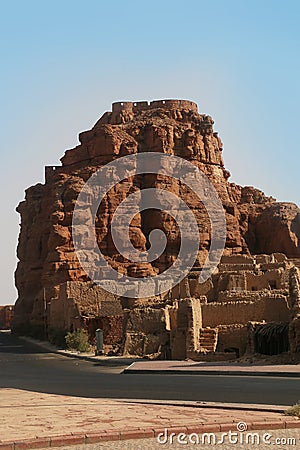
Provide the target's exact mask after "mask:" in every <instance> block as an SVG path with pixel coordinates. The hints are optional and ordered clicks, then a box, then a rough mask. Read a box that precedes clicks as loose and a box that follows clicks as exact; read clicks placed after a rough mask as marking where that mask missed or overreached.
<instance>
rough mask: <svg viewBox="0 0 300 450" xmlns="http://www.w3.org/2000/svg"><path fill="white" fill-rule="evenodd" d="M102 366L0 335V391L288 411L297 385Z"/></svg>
mask: <svg viewBox="0 0 300 450" xmlns="http://www.w3.org/2000/svg"><path fill="white" fill-rule="evenodd" d="M123 369H124V366H123V367H122V366H116V365H112V366H108V365H101V364H99V363H93V362H87V361H82V360H78V359H73V358H66V357H63V356H60V355H57V354H54V353H51V352H46V351H45V350H43V349H41V348H40V347H38V346H35V345H33V344H29V343H25V342H24V341H22V340H20V339H18V338H17V337H15V336H11V335H10V334H9V333H0V388H1V387H6V388H10V387H11V388H17V389H26V390H31V391H36V392H46V393H53V394H64V395H73V396H82V397H97V398H101V397H103V398H138V399H160V400H194V401H196V400H202V401H221V402H241V403H265V404H278V405H288V404H293V403H295V402H296V401H298V400H299V399H300V379H299V378H298V379H293V378H275V377H253V376H251V377H245V376H243V377H238V376H220V375H218V376H204V375H199V376H198V375H146V374H144V375H142V374H140V375H134V374H132V375H131V374H130V375H125V374H120V372H121V371H122V370H123Z"/></svg>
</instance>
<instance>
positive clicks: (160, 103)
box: [112, 99, 198, 113]
mask: <svg viewBox="0 0 300 450" xmlns="http://www.w3.org/2000/svg"><path fill="white" fill-rule="evenodd" d="M154 108H165V109H189V110H191V111H194V112H196V113H197V112H198V107H197V104H196V103H195V102H191V101H190V100H172V99H167V100H153V101H152V102H148V101H142V102H115V103H113V104H112V112H113V113H119V112H121V111H128V112H133V113H134V112H135V111H145V110H147V109H154Z"/></svg>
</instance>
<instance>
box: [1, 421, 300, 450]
mask: <svg viewBox="0 0 300 450" xmlns="http://www.w3.org/2000/svg"><path fill="white" fill-rule="evenodd" d="M247 427H248V430H251V431H259V430H280V429H281V430H283V429H289V428H291V429H292V428H293V429H295V428H299V429H300V420H299V419H291V420H282V421H280V420H276V421H265V422H263V421H260V422H258V421H257V422H250V423H249V424H247ZM235 428H236V423H235V422H232V423H228V422H227V423H225V422H224V423H223V424H221V423H205V424H199V425H193V426H184V425H183V426H175V427H164V428H162V427H157V428H144V429H132V430H130V429H127V430H120V431H106V432H100V433H87V434H78V435H77V434H75V435H72V434H69V435H61V436H51V437H44V438H34V439H24V440H18V441H9V442H8V441H7V442H3V441H2V442H1V441H0V450H27V449H29V450H30V449H34V448H51V447H52V448H53V447H63V446H65V445H68V446H69V445H78V444H79V445H85V444H96V443H98V442H108V441H119V440H129V439H145V438H155V437H157V436H158V435H159V434H160V433H164V432H165V430H166V429H167V430H168V432H170V433H175V434H179V433H185V434H191V433H198V434H199V433H208V432H210V433H218V432H221V431H230V430H233V429H235Z"/></svg>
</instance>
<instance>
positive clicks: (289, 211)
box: [13, 100, 300, 360]
mask: <svg viewBox="0 0 300 450" xmlns="http://www.w3.org/2000/svg"><path fill="white" fill-rule="evenodd" d="M213 123H214V122H213V120H212V118H211V117H210V116H208V115H205V114H199V113H198V109H197V105H196V104H195V103H193V102H190V101H187V100H159V101H153V102H150V103H148V102H136V103H134V102H119V103H114V104H113V105H112V111H111V112H106V113H105V114H104V115H103V116H102V117H101V118H100V119H99V120H98V122H97V123H96V124H95V125H94V127H93V128H92V129H91V130H89V131H85V132H83V133H80V134H79V141H80V144H79V145H78V146H77V147H75V148H74V149H71V150H67V151H66V152H65V154H64V156H63V157H62V158H61V163H62V164H61V165H60V166H55V167H52V166H51V167H46V168H45V183H44V184H37V185H35V186H32V187H30V188H29V189H27V190H26V197H25V201H23V202H21V203H20V204H19V206H18V208H17V211H18V212H19V213H20V215H21V230H20V235H19V244H18V250H17V255H18V259H19V263H18V266H17V270H16V273H15V279H16V286H17V289H18V299H17V302H16V305H15V314H14V321H13V331H14V332H16V333H23V334H34V333H35V334H36V333H39V334H40V335H43V336H46V337H48V338H49V336H50V335H51V334H53V333H56V332H57V333H59V332H61V333H66V332H67V331H70V330H75V329H78V328H83V329H86V330H87V332H88V333H89V336H90V339H91V341H92V340H93V339H94V336H95V330H96V329H97V328H102V329H103V334H104V350H105V353H106V354H131V355H140V356H145V355H151V356H152V357H160V358H173V359H181V358H186V357H189V358H193V359H196V360H222V359H232V358H234V357H238V356H242V355H244V354H247V353H262V354H279V353H282V352H286V351H291V352H292V353H299V352H300V273H299V269H298V267H300V245H299V237H300V210H299V208H298V207H297V206H296V205H295V204H293V203H278V202H276V200H275V199H274V198H272V197H267V196H265V195H264V193H263V192H261V191H260V190H258V189H255V188H253V187H250V186H246V187H242V186H238V185H236V184H234V183H230V182H229V177H230V173H229V172H228V170H227V169H226V168H225V167H224V162H223V158H222V150H223V148H222V142H221V139H220V137H219V136H218V133H217V132H215V131H214V129H213ZM143 152H161V153H165V154H169V155H175V156H179V157H181V158H184V159H186V160H188V161H191V162H192V163H193V164H194V165H195V166H197V167H198V168H199V169H200V170H201V171H202V172H204V173H205V175H206V176H207V177H208V178H209V180H210V181H211V182H212V184H213V185H214V187H215V188H216V191H217V193H218V195H219V197H220V199H221V201H222V204H223V207H224V211H225V214H226V222H227V237H226V245H225V249H224V252H223V256H222V259H221V262H220V264H219V266H218V268H217V269H216V270H215V272H214V273H213V275H212V276H211V278H210V279H209V280H207V281H206V282H205V283H202V284H200V283H199V281H198V275H199V273H200V271H201V267H202V265H203V263H204V261H205V259H206V257H207V255H208V251H209V247H210V233H211V228H210V222H209V218H208V216H207V213H206V211H205V208H204V207H203V205H202V204H201V201H200V200H199V199H197V198H196V197H195V195H192V193H191V192H190V191H189V190H188V189H186V188H185V187H184V186H183V185H181V184H180V183H179V182H177V181H176V180H173V179H170V178H168V177H162V176H160V175H154V174H144V175H141V176H135V177H130V178H128V179H126V180H123V181H121V182H120V183H118V184H117V185H116V186H115V188H114V189H112V190H110V191H109V192H108V194H107V195H106V197H105V198H104V199H103V201H102V202H101V204H100V206H99V208H98V211H97V215H96V220H95V223H93V222H92V215H91V214H90V216H89V214H87V212H89V208H90V203H91V201H92V200H93V199H88V198H87V201H86V204H85V205H83V206H82V209H83V210H84V215H83V217H84V223H82V224H81V225H80V238H81V239H82V242H84V243H85V246H86V248H88V247H89V242H85V239H86V236H87V233H86V230H87V227H91V226H93V227H94V228H95V232H96V236H97V243H98V246H99V248H100V249H101V252H102V253H103V254H104V255H105V258H106V260H107V261H108V262H109V264H110V265H111V266H112V267H114V268H115V269H116V270H118V271H119V272H120V274H126V275H129V276H131V277H136V278H142V277H148V276H155V275H157V274H159V273H163V272H164V271H165V270H166V269H167V268H168V267H170V266H171V265H172V264H173V263H174V261H175V260H176V257H177V255H178V250H179V247H180V232H179V230H178V227H177V224H176V222H175V221H174V220H172V217H170V216H169V215H168V214H167V213H165V212H164V211H158V210H146V211H142V212H140V213H139V214H137V215H136V216H135V217H134V219H133V221H132V223H131V224H130V238H131V241H132V244H133V245H134V247H135V248H137V249H139V250H141V251H145V250H146V249H147V248H148V246H149V245H148V244H149V240H148V237H149V233H150V232H151V230H153V229H157V228H158V229H160V230H162V231H163V232H164V234H165V236H166V241H167V245H166V249H165V251H164V253H163V254H162V255H161V256H159V257H158V258H157V259H156V260H154V261H153V262H151V263H150V262H140V263H138V262H131V261H129V260H128V259H126V258H124V257H122V256H121V255H120V254H119V253H118V251H117V249H116V247H115V245H114V243H113V240H112V236H111V231H110V224H111V220H112V217H113V215H114V212H115V210H116V208H117V206H118V204H119V203H120V202H121V201H122V200H124V199H125V198H126V197H127V196H128V195H129V194H131V193H133V192H137V191H141V190H143V189H145V188H149V187H155V188H163V189H166V190H169V191H170V192H173V193H175V194H176V195H178V196H180V198H182V199H183V200H184V201H185V203H186V204H187V205H188V206H189V208H190V209H191V210H192V211H193V213H194V215H195V217H196V219H197V223H198V226H199V234H200V246H199V253H198V256H197V259H196V262H195V265H194V267H193V269H192V270H191V272H190V273H189V275H188V277H187V278H185V279H184V280H183V281H181V282H180V283H179V284H178V285H177V286H176V287H175V288H173V289H172V290H171V291H168V292H165V293H163V294H160V295H158V296H156V297H151V298H142V299H141V298H138V299H137V298H135V297H134V296H133V297H132V298H131V297H130V295H128V296H127V297H118V296H116V295H113V294H110V293H108V292H106V291H105V290H104V289H103V288H102V287H101V282H100V283H99V284H98V285H97V284H96V283H94V282H93V281H92V280H90V279H89V278H88V276H87V274H86V273H85V271H84V270H83V269H82V267H81V266H80V264H79V261H78V259H77V256H76V253H75V251H74V246H73V241H72V214H73V209H74V205H75V203H76V199H77V197H78V194H79V193H80V191H81V189H82V187H83V185H84V183H85V182H86V181H87V180H88V179H89V177H90V176H91V175H92V174H93V173H94V172H95V171H96V170H97V169H99V168H100V167H102V166H104V165H106V164H107V163H109V162H110V161H113V160H114V159H117V158H119V157H121V156H126V155H130V154H135V153H143ZM91 264H93V261H91ZM101 277H102V278H103V279H105V271H104V272H102V274H101V275H100V276H98V279H100V281H101Z"/></svg>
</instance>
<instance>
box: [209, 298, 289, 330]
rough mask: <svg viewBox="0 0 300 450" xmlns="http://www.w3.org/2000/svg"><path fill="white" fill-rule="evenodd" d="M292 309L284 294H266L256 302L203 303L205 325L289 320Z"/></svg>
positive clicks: (214, 325)
mask: <svg viewBox="0 0 300 450" xmlns="http://www.w3.org/2000/svg"><path fill="white" fill-rule="evenodd" d="M290 318H291V316H290V309H289V307H288V303H287V299H286V298H285V297H284V296H279V295H277V296H274V297H273V296H265V297H261V298H260V300H258V301H255V302H245V301H240V302H228V303H208V304H206V305H202V321H203V326H204V327H216V326H218V325H231V324H247V322H249V321H257V322H262V321H263V320H265V321H266V322H272V321H275V322H281V321H282V322H288V321H289V320H290Z"/></svg>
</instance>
